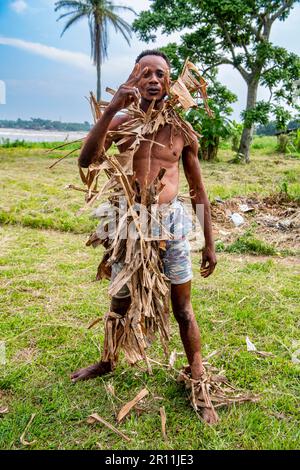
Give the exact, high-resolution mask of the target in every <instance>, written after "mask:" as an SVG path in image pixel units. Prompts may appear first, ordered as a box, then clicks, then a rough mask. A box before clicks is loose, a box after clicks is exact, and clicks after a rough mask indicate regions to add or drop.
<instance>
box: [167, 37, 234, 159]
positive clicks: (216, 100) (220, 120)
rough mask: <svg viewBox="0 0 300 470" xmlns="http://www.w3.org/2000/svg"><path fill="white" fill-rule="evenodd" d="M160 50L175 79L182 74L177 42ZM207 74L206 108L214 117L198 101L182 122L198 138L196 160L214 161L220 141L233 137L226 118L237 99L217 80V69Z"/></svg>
mask: <svg viewBox="0 0 300 470" xmlns="http://www.w3.org/2000/svg"><path fill="white" fill-rule="evenodd" d="M160 50H161V51H162V52H164V53H165V54H166V55H167V56H168V58H169V59H170V62H171V66H172V67H171V79H173V80H176V79H177V77H178V76H179V74H180V72H181V71H182V68H183V65H184V62H185V56H183V55H182V54H181V53H180V51H179V47H178V45H177V44H176V43H171V44H168V45H167V46H165V47H161V48H160ZM207 75H208V76H207V77H206V78H207V79H208V87H207V94H208V96H209V99H208V105H209V107H210V109H211V110H212V112H213V116H212V117H211V116H208V114H207V112H206V110H205V107H204V105H203V103H201V102H200V103H199V106H198V107H197V108H193V109H191V110H189V111H187V112H186V113H185V119H187V121H189V122H190V124H191V125H192V126H193V128H194V129H195V131H196V132H198V133H199V134H200V135H201V138H200V141H199V144H200V145H199V158H200V159H202V160H214V159H215V158H216V157H217V153H218V148H219V143H220V139H221V138H223V139H226V138H228V137H229V136H230V135H231V134H232V131H233V126H232V123H231V121H230V120H229V118H228V116H230V114H231V113H232V111H233V109H232V108H231V106H230V105H231V104H232V103H234V102H235V101H237V97H236V95H234V94H233V93H232V92H231V91H230V90H228V88H227V87H225V86H224V85H222V84H221V83H220V82H219V81H218V80H217V73H216V69H210V71H209V74H207Z"/></svg>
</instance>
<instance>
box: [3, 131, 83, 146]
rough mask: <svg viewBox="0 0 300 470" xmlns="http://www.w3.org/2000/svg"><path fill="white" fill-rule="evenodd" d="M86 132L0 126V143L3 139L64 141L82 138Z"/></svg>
mask: <svg viewBox="0 0 300 470" xmlns="http://www.w3.org/2000/svg"><path fill="white" fill-rule="evenodd" d="M86 135H87V132H67V131H66V132H60V131H48V130H41V131H38V130H34V129H5V128H0V143H1V142H2V141H3V139H9V140H10V141H15V140H25V141H26V142H64V141H65V140H66V141H73V140H77V139H82V138H83V137H85V136H86Z"/></svg>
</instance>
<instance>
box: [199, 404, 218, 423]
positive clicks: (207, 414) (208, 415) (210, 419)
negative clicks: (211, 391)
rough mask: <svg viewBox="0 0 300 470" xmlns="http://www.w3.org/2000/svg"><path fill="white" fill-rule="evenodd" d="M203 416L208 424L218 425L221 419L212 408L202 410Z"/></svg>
mask: <svg viewBox="0 0 300 470" xmlns="http://www.w3.org/2000/svg"><path fill="white" fill-rule="evenodd" d="M201 411H202V412H201V416H202V418H203V419H204V421H205V422H206V423H207V424H210V425H212V424H216V423H217V422H218V421H219V417H218V415H217V413H216V412H215V410H213V409H211V408H202V410H201Z"/></svg>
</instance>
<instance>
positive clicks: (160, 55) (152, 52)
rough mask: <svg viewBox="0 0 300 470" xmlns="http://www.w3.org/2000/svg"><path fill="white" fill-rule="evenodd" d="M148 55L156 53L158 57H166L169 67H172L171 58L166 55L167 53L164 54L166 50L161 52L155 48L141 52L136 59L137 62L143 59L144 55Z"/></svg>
mask: <svg viewBox="0 0 300 470" xmlns="http://www.w3.org/2000/svg"><path fill="white" fill-rule="evenodd" d="M147 55H156V56H158V57H162V58H163V59H165V61H166V62H167V64H168V66H169V68H171V63H170V60H169V58H168V57H167V56H166V54H164V52H161V51H159V50H158V49H153V50H151V49H148V50H146V51H143V52H141V53H140V54H139V55H138V56H137V58H136V60H135V63H136V64H137V63H138V62H139V61H140V60H141V59H142V57H146V56H147Z"/></svg>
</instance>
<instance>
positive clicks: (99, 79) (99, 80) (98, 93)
mask: <svg viewBox="0 0 300 470" xmlns="http://www.w3.org/2000/svg"><path fill="white" fill-rule="evenodd" d="M96 67H97V101H98V102H99V101H101V61H100V57H98V60H97V65H96Z"/></svg>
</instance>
